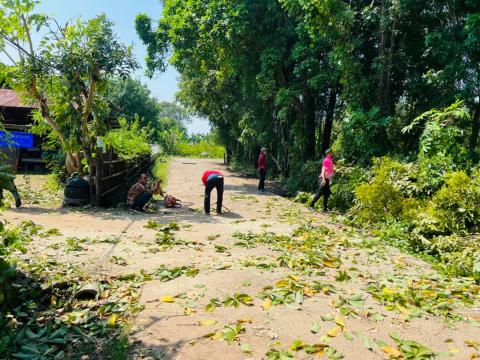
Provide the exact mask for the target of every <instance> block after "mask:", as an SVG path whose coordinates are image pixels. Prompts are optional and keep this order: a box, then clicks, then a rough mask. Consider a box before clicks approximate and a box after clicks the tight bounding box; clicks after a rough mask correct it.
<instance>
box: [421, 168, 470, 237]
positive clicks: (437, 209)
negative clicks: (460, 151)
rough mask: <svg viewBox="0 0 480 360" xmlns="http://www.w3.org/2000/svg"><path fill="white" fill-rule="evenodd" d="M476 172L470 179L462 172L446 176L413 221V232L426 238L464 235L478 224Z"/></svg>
mask: <svg viewBox="0 0 480 360" xmlns="http://www.w3.org/2000/svg"><path fill="white" fill-rule="evenodd" d="M479 175H480V171H479V170H475V171H474V172H473V175H472V177H469V176H468V175H467V173H466V172H464V171H457V172H453V173H447V174H446V175H445V185H444V186H443V187H442V188H441V189H440V190H439V191H438V192H437V193H436V194H435V195H434V196H433V198H432V200H431V201H430V202H429V206H428V207H427V208H426V209H425V211H423V212H421V213H420V214H419V216H418V218H417V219H416V221H415V222H414V225H415V233H416V234H417V235H418V236H419V237H422V238H426V239H429V238H431V237H433V236H436V235H450V234H464V235H465V234H467V233H468V230H469V228H471V227H472V226H473V225H476V224H478V223H480V179H479V178H478V176H479Z"/></svg>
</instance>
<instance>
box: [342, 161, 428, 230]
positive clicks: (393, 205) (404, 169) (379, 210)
mask: <svg viewBox="0 0 480 360" xmlns="http://www.w3.org/2000/svg"><path fill="white" fill-rule="evenodd" d="M411 170H412V169H411V167H410V166H409V165H407V164H402V163H400V162H397V161H395V160H392V159H390V158H388V157H383V158H379V159H375V160H374V166H373V168H372V170H371V176H372V180H371V181H370V183H368V184H361V185H359V186H357V188H356V189H355V195H356V206H355V207H354V208H353V209H352V211H351V215H353V216H354V218H355V221H356V222H358V223H380V222H385V221H389V220H390V221H391V220H407V221H408V220H413V218H414V216H415V213H416V210H417V209H418V208H419V206H420V205H421V204H420V202H419V201H417V200H416V199H414V198H411V197H409V194H411V193H412V192H413V190H414V185H413V183H412V181H411Z"/></svg>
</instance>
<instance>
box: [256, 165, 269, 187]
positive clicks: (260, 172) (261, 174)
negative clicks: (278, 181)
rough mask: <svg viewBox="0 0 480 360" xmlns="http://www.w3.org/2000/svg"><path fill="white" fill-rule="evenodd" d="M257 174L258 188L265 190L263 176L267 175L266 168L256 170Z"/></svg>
mask: <svg viewBox="0 0 480 360" xmlns="http://www.w3.org/2000/svg"><path fill="white" fill-rule="evenodd" d="M258 175H259V176H260V181H259V183H258V190H265V178H266V177H267V170H265V169H260V170H258Z"/></svg>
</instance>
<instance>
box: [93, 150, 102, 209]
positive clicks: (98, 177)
mask: <svg viewBox="0 0 480 360" xmlns="http://www.w3.org/2000/svg"><path fill="white" fill-rule="evenodd" d="M95 155H96V156H95V162H96V169H95V170H96V173H95V205H96V206H100V205H101V202H102V182H103V181H102V180H103V179H102V173H103V164H102V161H103V152H102V148H100V147H97V151H96V154H95Z"/></svg>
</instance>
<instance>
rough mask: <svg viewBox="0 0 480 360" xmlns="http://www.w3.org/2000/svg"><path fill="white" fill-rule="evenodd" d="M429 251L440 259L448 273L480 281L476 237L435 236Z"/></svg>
mask: <svg viewBox="0 0 480 360" xmlns="http://www.w3.org/2000/svg"><path fill="white" fill-rule="evenodd" d="M431 251H432V252H433V253H434V254H435V255H437V256H438V257H439V258H440V260H441V261H442V263H443V264H444V268H445V270H446V271H447V272H448V273H452V274H455V275H460V276H471V275H473V276H474V277H475V278H476V279H480V239H479V238H478V236H459V235H450V236H437V237H436V238H435V239H434V240H432V242H431Z"/></svg>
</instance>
